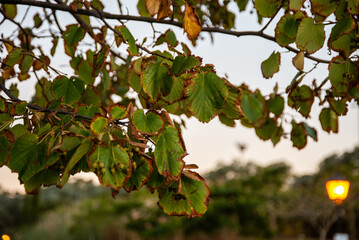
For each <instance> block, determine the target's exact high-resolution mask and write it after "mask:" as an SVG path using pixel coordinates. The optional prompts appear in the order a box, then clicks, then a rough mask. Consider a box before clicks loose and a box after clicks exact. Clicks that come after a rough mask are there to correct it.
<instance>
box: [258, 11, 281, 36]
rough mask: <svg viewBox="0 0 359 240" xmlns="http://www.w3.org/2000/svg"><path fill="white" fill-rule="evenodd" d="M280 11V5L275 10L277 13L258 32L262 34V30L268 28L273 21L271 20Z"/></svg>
mask: <svg viewBox="0 0 359 240" xmlns="http://www.w3.org/2000/svg"><path fill="white" fill-rule="evenodd" d="M281 9H282V5H280V6H279V7H278V8H277V11H276V12H275V14H274V16H273V17H272V18H271V19H270V20H269V21H268V22H267V24H266V25H264V27H263V28H262V29H261V30H259V32H261V33H263V32H264V30H265V29H266V28H267V27H268V26H269V24H270V23H271V22H272V21H273V19H274V18H275V17H276V16H277V14H278V13H279V11H280V10H281Z"/></svg>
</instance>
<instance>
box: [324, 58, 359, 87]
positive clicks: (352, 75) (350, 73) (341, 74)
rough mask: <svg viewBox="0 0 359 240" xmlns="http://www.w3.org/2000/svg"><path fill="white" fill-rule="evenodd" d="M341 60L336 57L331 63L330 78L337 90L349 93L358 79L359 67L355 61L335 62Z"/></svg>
mask: <svg viewBox="0 0 359 240" xmlns="http://www.w3.org/2000/svg"><path fill="white" fill-rule="evenodd" d="M341 60H343V59H342V58H341V57H336V58H333V60H332V61H331V63H330V64H329V80H330V83H331V84H332V86H333V88H335V90H336V91H338V92H339V93H347V92H348V91H349V90H350V88H351V87H352V85H353V84H355V82H356V81H357V79H358V68H357V66H356V65H355V63H353V62H344V63H334V62H335V61H341Z"/></svg>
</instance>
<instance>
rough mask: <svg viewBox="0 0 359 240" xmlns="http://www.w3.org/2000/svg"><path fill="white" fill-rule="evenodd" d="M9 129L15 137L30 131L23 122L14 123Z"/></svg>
mask: <svg viewBox="0 0 359 240" xmlns="http://www.w3.org/2000/svg"><path fill="white" fill-rule="evenodd" d="M10 131H11V133H12V134H14V138H15V139H18V138H19V137H21V136H24V135H27V134H29V133H30V132H29V130H28V129H27V128H26V126H25V125H23V124H16V125H15V126H13V127H12V128H11V129H10Z"/></svg>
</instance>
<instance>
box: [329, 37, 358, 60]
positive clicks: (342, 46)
mask: <svg viewBox="0 0 359 240" xmlns="http://www.w3.org/2000/svg"><path fill="white" fill-rule="evenodd" d="M354 39H355V34H344V35H342V36H340V37H339V38H338V39H337V40H335V41H333V42H331V47H332V49H333V50H334V51H337V52H339V53H341V54H343V55H344V56H345V57H346V58H348V57H349V56H350V54H351V53H352V52H353V51H355V48H352V42H353V40H354Z"/></svg>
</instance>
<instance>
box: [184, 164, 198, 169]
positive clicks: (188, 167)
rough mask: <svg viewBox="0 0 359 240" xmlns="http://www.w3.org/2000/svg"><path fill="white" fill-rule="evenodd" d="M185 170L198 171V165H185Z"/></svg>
mask: <svg viewBox="0 0 359 240" xmlns="http://www.w3.org/2000/svg"><path fill="white" fill-rule="evenodd" d="M184 168H185V169H198V166H197V164H186V165H184Z"/></svg>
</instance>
